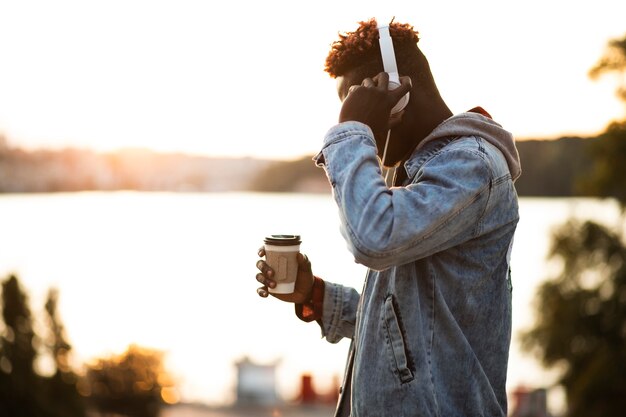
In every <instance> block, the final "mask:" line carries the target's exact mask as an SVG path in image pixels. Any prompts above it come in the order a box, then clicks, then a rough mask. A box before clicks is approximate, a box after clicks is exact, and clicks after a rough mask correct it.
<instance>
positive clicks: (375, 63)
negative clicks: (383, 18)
mask: <svg viewBox="0 0 626 417" xmlns="http://www.w3.org/2000/svg"><path fill="white" fill-rule="evenodd" d="M389 33H390V34H391V37H392V39H393V44H394V49H396V51H404V50H413V51H419V49H418V48H417V42H418V41H419V33H418V32H417V31H415V30H414V29H413V26H411V25H409V24H402V23H395V22H394V21H393V20H392V21H391V23H390V24H389ZM378 38H379V35H378V25H377V23H376V20H375V19H373V18H372V19H370V20H368V21H366V22H359V27H358V28H357V29H356V30H355V31H354V32H347V33H340V34H339V40H338V41H335V42H334V43H333V44H332V45H331V50H330V53H329V54H328V56H327V57H326V65H325V67H324V70H325V71H326V72H327V73H328V74H330V76H331V77H333V78H337V77H340V76H342V75H344V74H345V73H346V72H347V71H350V70H352V69H355V68H358V67H363V66H367V67H371V68H376V70H375V72H379V71H382V59H381V57H380V46H379V44H378ZM398 55H399V54H398V52H396V58H398V59H399V56H398ZM399 60H400V59H399ZM400 65H401V63H400V62H398V66H400Z"/></svg>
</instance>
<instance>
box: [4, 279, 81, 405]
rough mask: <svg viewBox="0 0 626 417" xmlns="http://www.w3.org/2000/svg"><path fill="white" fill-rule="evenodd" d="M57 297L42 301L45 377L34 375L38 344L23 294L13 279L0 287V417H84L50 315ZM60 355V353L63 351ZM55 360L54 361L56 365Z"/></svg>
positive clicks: (60, 336)
mask: <svg viewBox="0 0 626 417" xmlns="http://www.w3.org/2000/svg"><path fill="white" fill-rule="evenodd" d="M56 304H57V293H56V291H52V292H51V293H50V294H49V296H48V302H47V303H46V310H47V312H48V316H49V318H50V328H51V333H52V334H53V336H52V337H51V343H50V348H51V350H52V351H53V356H54V357H55V362H56V372H55V374H54V375H52V376H51V377H44V376H41V375H38V374H37V373H36V372H35V370H34V364H35V361H36V359H37V357H38V355H39V352H38V349H37V348H38V347H39V346H40V345H41V342H40V340H39V338H38V337H37V335H36V334H35V331H34V329H33V318H32V317H31V311H30V309H29V307H28V299H27V296H26V293H25V292H24V291H23V290H22V288H21V286H20V283H19V281H18V279H17V277H15V276H9V277H8V278H7V279H6V280H5V281H4V282H3V283H2V319H3V321H4V329H2V332H1V336H0V416H2V417H84V416H85V410H84V408H83V406H82V398H80V397H79V396H78V391H77V389H76V375H75V374H74V373H73V372H72V370H71V369H70V367H69V362H68V361H67V357H68V355H69V349H70V348H69V344H67V342H66V341H65V338H64V336H63V325H62V324H61V321H60V320H59V317H58V314H57V312H56ZM63 349H64V351H63ZM57 358H58V359H57Z"/></svg>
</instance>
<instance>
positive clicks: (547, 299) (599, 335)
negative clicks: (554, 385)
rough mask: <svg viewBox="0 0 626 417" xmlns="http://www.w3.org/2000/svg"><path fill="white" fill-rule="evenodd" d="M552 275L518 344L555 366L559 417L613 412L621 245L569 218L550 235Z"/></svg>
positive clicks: (624, 356)
mask: <svg viewBox="0 0 626 417" xmlns="http://www.w3.org/2000/svg"><path fill="white" fill-rule="evenodd" d="M551 256H552V257H557V258H559V259H561V260H562V262H563V270H562V273H561V275H560V276H559V277H557V278H556V279H554V280H550V281H547V282H545V283H544V284H543V285H542V286H541V287H540V289H539V291H538V294H537V301H538V304H537V313H538V314H537V317H538V320H537V323H536V324H535V326H534V328H533V329H531V330H530V331H528V332H526V333H525V334H523V337H522V345H523V348H525V349H526V350H528V351H534V352H535V353H537V354H538V356H539V357H540V358H541V360H542V362H543V364H544V365H545V366H547V367H553V366H560V367H561V368H562V369H563V373H562V375H561V378H560V380H559V383H560V384H561V385H562V386H563V387H564V389H565V393H566V397H567V408H568V411H567V416H569V417H579V416H580V417H586V416H603V417H618V416H623V415H624V410H626V247H625V246H624V243H623V240H622V239H621V237H620V236H619V235H617V234H615V233H613V232H611V231H609V230H608V229H606V228H605V227H603V226H600V225H598V224H595V223H593V222H585V223H584V224H577V223H573V222H569V223H567V224H566V225H564V226H563V227H562V228H561V229H559V230H558V231H557V232H556V233H555V235H554V241H553V246H552V251H551Z"/></svg>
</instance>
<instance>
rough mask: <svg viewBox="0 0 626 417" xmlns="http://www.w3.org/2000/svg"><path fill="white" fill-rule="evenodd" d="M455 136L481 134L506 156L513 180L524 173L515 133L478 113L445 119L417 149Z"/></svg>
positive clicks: (462, 114)
mask: <svg viewBox="0 0 626 417" xmlns="http://www.w3.org/2000/svg"><path fill="white" fill-rule="evenodd" d="M455 136H480V137H481V138H483V139H485V140H486V141H487V142H489V143H491V144H492V145H494V146H495V147H496V148H498V149H499V150H500V152H502V154H503V155H504V157H505V158H506V162H507V164H508V166H509V171H510V172H511V177H512V178H513V181H515V180H516V179H517V178H519V176H520V175H521V174H522V168H521V164H520V159H519V154H518V152H517V148H516V147H515V139H513V135H512V134H511V133H510V132H509V131H507V130H504V129H503V128H502V126H501V125H499V124H498V123H496V122H495V121H493V120H492V119H490V118H489V117H485V116H483V115H482V114H478V113H473V112H467V113H461V114H457V115H455V116H452V117H450V118H449V119H447V120H445V121H444V122H443V123H441V124H440V125H439V126H437V127H436V128H435V130H433V131H432V132H431V133H430V135H428V136H427V137H426V138H425V139H424V140H423V141H422V142H420V144H419V145H418V146H417V148H416V151H417V150H419V149H421V148H422V147H423V146H424V145H425V144H426V143H428V142H430V141H432V140H434V139H439V138H443V137H455Z"/></svg>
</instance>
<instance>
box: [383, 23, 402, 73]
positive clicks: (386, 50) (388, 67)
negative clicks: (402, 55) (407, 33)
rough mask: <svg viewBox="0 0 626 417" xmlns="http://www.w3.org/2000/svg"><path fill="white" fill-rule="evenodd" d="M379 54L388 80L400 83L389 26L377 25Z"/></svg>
mask: <svg viewBox="0 0 626 417" xmlns="http://www.w3.org/2000/svg"><path fill="white" fill-rule="evenodd" d="M378 35H379V40H378V43H379V44H380V55H381V57H382V59H383V68H384V70H385V72H386V73H387V74H389V81H391V82H394V83H396V84H398V85H399V84H400V75H399V74H398V67H397V65H396V54H395V52H394V50H393V41H392V40H391V35H390V34H389V26H387V25H384V26H378Z"/></svg>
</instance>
